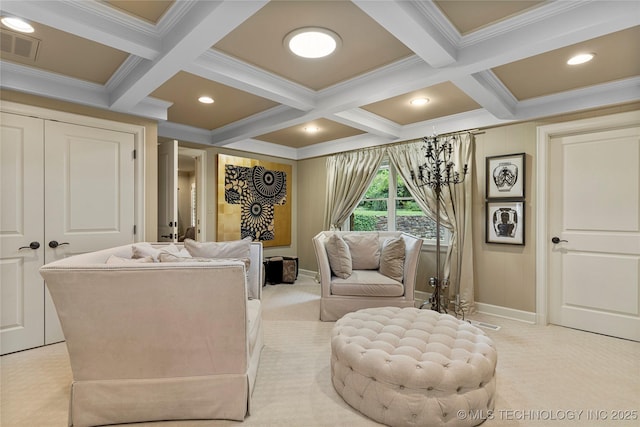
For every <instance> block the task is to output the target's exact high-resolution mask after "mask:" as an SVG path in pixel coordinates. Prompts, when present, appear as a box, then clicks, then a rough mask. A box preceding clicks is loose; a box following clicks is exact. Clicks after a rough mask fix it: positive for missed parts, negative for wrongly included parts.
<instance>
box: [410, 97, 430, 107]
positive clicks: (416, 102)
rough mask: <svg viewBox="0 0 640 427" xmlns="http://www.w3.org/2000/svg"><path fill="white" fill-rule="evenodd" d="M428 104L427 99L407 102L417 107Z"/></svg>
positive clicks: (428, 100)
mask: <svg viewBox="0 0 640 427" xmlns="http://www.w3.org/2000/svg"><path fill="white" fill-rule="evenodd" d="M429 102H430V99H429V98H414V99H412V100H411V101H409V104H411V105H414V106H416V107H419V106H421V105H426V104H428V103H429Z"/></svg>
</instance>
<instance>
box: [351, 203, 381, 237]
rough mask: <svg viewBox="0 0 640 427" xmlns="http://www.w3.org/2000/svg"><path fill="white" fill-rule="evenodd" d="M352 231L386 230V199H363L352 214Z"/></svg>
mask: <svg viewBox="0 0 640 427" xmlns="http://www.w3.org/2000/svg"><path fill="white" fill-rule="evenodd" d="M352 219H353V223H352V224H351V229H352V230H354V231H386V230H387V201H386V200H363V201H362V202H360V204H359V205H358V207H357V208H356V210H355V212H354V213H353V215H352Z"/></svg>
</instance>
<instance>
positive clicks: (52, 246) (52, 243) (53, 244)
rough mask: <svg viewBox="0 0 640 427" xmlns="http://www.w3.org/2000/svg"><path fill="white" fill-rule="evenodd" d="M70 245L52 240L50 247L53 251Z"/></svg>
mask: <svg viewBox="0 0 640 427" xmlns="http://www.w3.org/2000/svg"><path fill="white" fill-rule="evenodd" d="M68 244H69V242H62V243H58V242H56V241H55V240H52V241H50V242H49V247H50V248H51V249H55V248H57V247H58V246H62V245H68Z"/></svg>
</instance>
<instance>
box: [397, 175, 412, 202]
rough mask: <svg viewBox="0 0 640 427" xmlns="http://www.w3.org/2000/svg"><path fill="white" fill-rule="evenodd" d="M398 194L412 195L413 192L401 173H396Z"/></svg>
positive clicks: (399, 195)
mask: <svg viewBox="0 0 640 427" xmlns="http://www.w3.org/2000/svg"><path fill="white" fill-rule="evenodd" d="M396 181H397V182H396V186H397V187H396V196H397V197H411V193H409V190H407V186H406V185H405V183H404V179H402V176H401V175H400V174H397V175H396Z"/></svg>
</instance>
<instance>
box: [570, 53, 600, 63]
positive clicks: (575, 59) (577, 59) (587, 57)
mask: <svg viewBox="0 0 640 427" xmlns="http://www.w3.org/2000/svg"><path fill="white" fill-rule="evenodd" d="M594 56H596V55H595V53H581V54H579V55H575V56H572V57H571V58H570V59H569V60H568V61H567V64H569V65H579V64H584V63H585V62H589V61H591V60H592V59H593V57H594Z"/></svg>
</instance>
